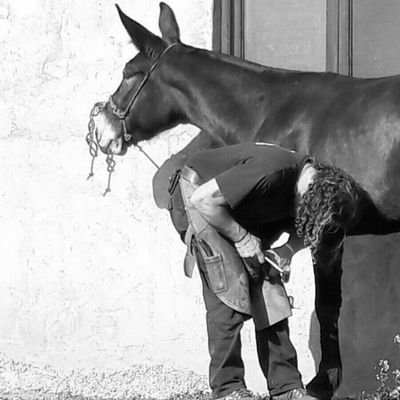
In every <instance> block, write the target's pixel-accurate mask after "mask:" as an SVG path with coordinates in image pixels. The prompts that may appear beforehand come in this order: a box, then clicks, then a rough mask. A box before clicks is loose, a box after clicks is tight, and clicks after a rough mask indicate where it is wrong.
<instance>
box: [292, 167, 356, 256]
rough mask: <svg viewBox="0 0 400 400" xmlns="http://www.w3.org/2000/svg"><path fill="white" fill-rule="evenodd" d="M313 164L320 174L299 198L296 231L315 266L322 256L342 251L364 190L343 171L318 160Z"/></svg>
mask: <svg viewBox="0 0 400 400" xmlns="http://www.w3.org/2000/svg"><path fill="white" fill-rule="evenodd" d="M311 163H312V166H313V167H314V168H315V169H316V171H317V172H316V174H315V175H314V178H313V181H312V183H311V184H310V185H309V187H308V189H307V191H306V192H305V193H304V194H303V195H302V196H298V198H297V201H296V219H295V228H296V233H297V235H298V236H300V237H303V238H304V244H305V245H306V246H309V247H310V250H311V255H312V259H313V262H314V264H316V263H317V262H318V260H319V258H321V257H322V256H323V254H322V252H326V251H330V252H332V251H335V250H337V249H339V248H340V247H341V245H342V243H343V241H344V238H345V235H346V232H347V230H348V229H349V228H350V227H351V226H352V225H353V224H354V223H355V222H356V221H355V218H356V215H357V207H358V202H359V199H360V195H361V192H362V191H363V190H362V188H361V187H360V185H359V184H358V183H357V182H356V181H355V180H354V178H352V177H351V176H350V175H349V174H348V173H346V172H345V171H343V170H341V169H340V168H337V167H335V166H331V165H328V164H324V163H320V162H318V161H315V160H312V161H311ZM319 253H321V254H319Z"/></svg>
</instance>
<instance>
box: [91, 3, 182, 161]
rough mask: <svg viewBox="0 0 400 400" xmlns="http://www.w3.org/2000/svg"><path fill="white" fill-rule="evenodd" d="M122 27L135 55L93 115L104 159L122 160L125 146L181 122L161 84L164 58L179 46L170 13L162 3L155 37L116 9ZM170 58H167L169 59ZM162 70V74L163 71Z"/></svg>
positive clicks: (164, 64)
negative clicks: (111, 156)
mask: <svg viewBox="0 0 400 400" xmlns="http://www.w3.org/2000/svg"><path fill="white" fill-rule="evenodd" d="M117 9H118V13H119V16H120V18H121V21H122V24H123V25H124V27H125V29H126V30H127V32H128V34H129V36H130V37H131V39H132V42H133V44H134V46H135V47H136V48H137V50H139V53H138V54H137V55H136V56H135V57H134V58H133V59H132V60H130V61H129V62H128V63H127V64H126V65H125V68H124V70H123V77H122V81H121V83H120V85H119V87H118V88H117V90H116V91H115V92H114V94H113V95H112V96H111V97H110V99H109V101H108V102H107V103H106V104H105V107H104V109H103V110H102V111H101V112H100V113H99V114H98V115H97V116H96V118H95V119H94V123H95V126H96V129H95V132H96V139H97V142H98V144H99V147H100V149H101V150H102V151H103V152H104V153H107V154H118V155H123V154H125V153H126V151H127V149H128V147H129V146H130V145H132V144H136V143H138V142H139V141H142V140H149V139H151V138H152V137H154V136H155V135H156V134H158V133H159V132H161V131H163V130H165V129H167V128H170V127H172V126H174V125H176V124H178V123H179V122H181V120H182V118H181V116H180V115H179V112H178V111H177V109H176V107H175V105H174V101H173V99H172V96H171V94H170V93H169V92H168V90H167V89H168V88H167V86H166V85H165V84H164V82H163V74H165V71H166V70H167V68H168V66H167V65H166V64H167V58H168V57H172V54H167V53H170V50H171V53H172V52H173V51H174V50H175V49H174V47H176V46H179V45H180V41H179V27H178V24H177V22H176V19H175V15H174V13H173V11H172V10H171V9H170V8H169V7H168V6H167V5H166V4H164V3H160V18H159V26H160V31H161V33H162V37H158V36H156V35H154V34H153V33H151V32H150V31H148V30H147V29H146V28H144V27H143V26H142V25H140V24H139V23H137V22H136V21H134V20H132V19H131V18H129V17H128V16H127V15H125V14H124V13H123V12H122V11H121V9H120V8H119V7H118V5H117ZM167 56H168V57H167ZM163 71H164V72H163Z"/></svg>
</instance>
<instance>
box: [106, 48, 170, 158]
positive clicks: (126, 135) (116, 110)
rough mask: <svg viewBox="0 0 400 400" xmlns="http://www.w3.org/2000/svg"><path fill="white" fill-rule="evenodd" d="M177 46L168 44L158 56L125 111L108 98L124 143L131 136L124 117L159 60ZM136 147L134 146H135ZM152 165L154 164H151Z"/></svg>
mask: <svg viewBox="0 0 400 400" xmlns="http://www.w3.org/2000/svg"><path fill="white" fill-rule="evenodd" d="M176 45H177V42H175V43H172V44H170V45H169V46H167V47H166V48H165V49H164V50H163V52H162V53H161V54H160V56H159V57H158V58H157V60H156V62H155V63H154V64H153V65H152V66H151V67H150V69H149V72H148V73H147V74H146V75H145V77H144V78H143V80H142V82H140V85H139V87H138V88H137V90H136V92H135V93H134V94H133V95H132V97H131V98H130V100H129V103H128V105H127V106H126V107H125V109H122V110H121V109H120V108H119V107H118V105H117V104H116V103H115V101H114V100H113V98H112V95H111V96H110V98H109V100H108V102H109V104H110V107H111V111H112V113H113V114H114V115H115V116H116V117H117V118H118V119H119V120H121V122H122V126H123V129H124V140H125V141H126V142H129V141H130V140H131V139H132V134H130V133H128V130H127V128H126V117H127V116H128V114H129V112H130V110H131V108H132V106H133V104H134V102H135V101H136V99H137V98H138V96H139V94H140V91H141V90H142V89H143V87H144V85H145V84H146V82H147V81H148V80H149V78H150V75H151V73H152V72H153V71H154V69H155V68H156V67H157V65H158V64H159V62H160V60H161V58H162V57H163V56H164V55H165V54H166V53H168V51H170V50H171V49H172V48H173V47H175V46H176ZM135 146H136V144H135ZM153 164H154V162H153Z"/></svg>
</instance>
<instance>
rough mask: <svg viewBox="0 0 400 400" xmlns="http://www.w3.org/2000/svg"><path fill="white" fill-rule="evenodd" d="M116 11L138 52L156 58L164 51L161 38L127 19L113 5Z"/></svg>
mask: <svg viewBox="0 0 400 400" xmlns="http://www.w3.org/2000/svg"><path fill="white" fill-rule="evenodd" d="M115 6H116V7H117V10H118V14H119V17H120V18H121V22H122V24H123V25H124V27H125V29H126V31H127V32H128V34H129V36H130V37H131V39H132V42H133V44H134V45H135V46H136V48H137V49H138V50H139V51H144V52H145V53H147V55H149V56H150V57H152V58H156V57H158V56H159V55H160V54H161V53H162V51H163V50H164V49H165V47H166V46H165V43H164V42H163V40H162V39H161V38H159V37H158V36H156V35H154V34H153V33H151V32H150V31H149V30H147V29H146V28H145V27H144V26H142V25H140V24H139V23H138V22H136V21H134V20H133V19H131V18H129V17H128V16H127V15H126V14H124V13H123V12H122V10H121V9H120V8H119V6H118V4H116V5H115Z"/></svg>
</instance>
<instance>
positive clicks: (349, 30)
mask: <svg viewBox="0 0 400 400" xmlns="http://www.w3.org/2000/svg"><path fill="white" fill-rule="evenodd" d="M399 21H400V1H398V0H385V1H384V2H383V1H381V0H326V1H324V2H322V1H320V0H318V1H315V0H214V37H213V45H214V50H216V51H221V52H224V53H226V54H231V55H235V56H237V57H243V58H246V59H249V60H251V61H256V62H259V63H261V64H264V65H269V66H279V67H284V68H289V69H291V68H294V69H302V70H320V71H332V72H336V73H340V74H344V75H349V76H354V77H379V76H387V75H393V74H399V73H400V40H399V39H398V38H399V37H400V23H399ZM321 27H322V28H321ZM296 32H297V33H296ZM321 43H322V46H321ZM279 45H280V46H281V47H279ZM284 46H286V48H283V47H284ZM279 55H281V56H282V57H281V58H280V59H279ZM290 56H292V57H290ZM285 57H286V58H285ZM274 62H276V63H277V64H279V65H274ZM285 63H286V64H285ZM399 135H400V132H399ZM366 163H368V160H366ZM399 201H400V199H399ZM399 244H400V234H394V235H390V236H387V237H376V236H368V237H360V238H350V239H348V240H347V241H346V245H345V257H344V262H343V270H344V272H343V279H342V287H343V305H342V310H341V317H340V321H339V322H340V323H339V324H340V327H339V329H340V342H341V351H342V358H343V383H342V385H341V387H340V389H339V393H338V395H339V396H351V395H355V394H356V393H360V392H361V391H363V390H366V391H368V392H372V391H373V390H375V389H376V388H377V387H378V386H379V382H377V380H376V373H377V371H376V370H375V369H374V367H375V366H376V365H377V362H378V361H379V360H380V359H387V360H389V362H390V364H391V366H392V369H395V368H400V350H399V349H398V347H396V346H395V345H394V343H393V338H394V336H395V335H396V334H397V333H400V323H399V320H398V318H399V317H398V315H400V286H399V283H398V282H399V279H400V269H399V267H398V260H400V246H399Z"/></svg>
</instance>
